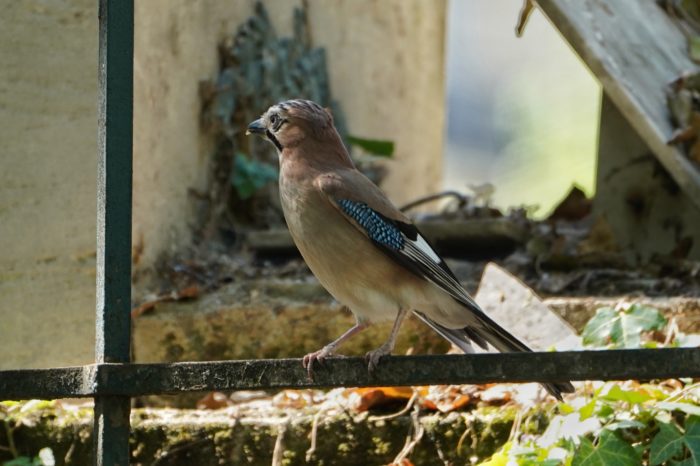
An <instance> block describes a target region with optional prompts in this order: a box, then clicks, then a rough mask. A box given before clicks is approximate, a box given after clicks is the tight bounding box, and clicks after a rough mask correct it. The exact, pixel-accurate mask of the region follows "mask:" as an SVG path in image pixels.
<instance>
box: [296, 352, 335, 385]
mask: <svg viewBox="0 0 700 466" xmlns="http://www.w3.org/2000/svg"><path fill="white" fill-rule="evenodd" d="M334 349H335V348H334V347H332V346H324V347H323V348H321V349H320V350H318V351H314V352H313V353H309V354H307V355H305V356H304V358H303V359H302V360H301V363H302V365H303V366H304V369H306V374H307V375H308V376H309V380H314V363H315V362H318V363H319V364H320V365H323V363H324V362H325V361H326V358H327V357H329V356H331V355H332V354H333V350H334Z"/></svg>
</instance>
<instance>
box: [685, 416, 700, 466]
mask: <svg viewBox="0 0 700 466" xmlns="http://www.w3.org/2000/svg"><path fill="white" fill-rule="evenodd" d="M684 404H687V403H684ZM683 441H684V442H685V445H686V446H687V447H688V450H690V454H691V455H693V459H694V460H695V462H694V463H693V464H696V465H697V464H700V417H698V416H695V415H693V416H689V417H688V419H686V421H685V435H684V436H683Z"/></svg>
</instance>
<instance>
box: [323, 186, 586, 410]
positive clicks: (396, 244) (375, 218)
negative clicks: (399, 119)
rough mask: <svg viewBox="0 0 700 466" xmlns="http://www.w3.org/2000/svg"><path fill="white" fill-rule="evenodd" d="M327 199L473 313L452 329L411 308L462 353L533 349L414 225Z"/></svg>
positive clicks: (554, 386) (561, 387)
mask: <svg viewBox="0 0 700 466" xmlns="http://www.w3.org/2000/svg"><path fill="white" fill-rule="evenodd" d="M330 199H331V201H332V202H333V203H334V204H335V205H336V207H337V208H338V209H339V210H340V211H341V212H342V213H343V214H344V215H345V217H346V218H347V219H348V220H349V221H351V222H352V223H353V224H355V226H356V227H357V228H359V229H360V230H361V231H363V232H364V233H365V234H366V235H367V237H368V238H369V239H370V240H372V242H373V243H374V244H375V245H376V246H377V247H378V248H379V249H380V250H382V251H383V252H384V253H385V254H387V255H388V256H389V257H391V258H392V259H393V260H395V261H397V262H398V263H400V264H401V265H403V266H404V267H406V268H407V269H408V270H410V271H412V272H413V273H415V274H416V275H418V276H420V277H423V278H425V279H426V280H429V281H431V282H432V283H434V284H435V285H437V286H438V287H440V288H442V289H443V290H445V291H446V292H447V293H449V294H450V296H452V298H454V299H455V300H456V301H457V302H459V303H461V304H462V305H464V306H465V307H466V308H467V310H468V312H471V313H472V315H473V316H474V318H475V319H474V321H475V324H474V325H469V326H467V327H464V328H462V329H451V328H447V327H445V326H443V325H440V324H439V323H437V322H435V321H433V320H432V319H430V318H429V317H428V316H426V315H425V314H424V313H422V312H420V310H413V312H414V314H415V315H416V316H417V317H418V318H419V319H421V320H422V321H423V322H425V323H426V324H427V325H428V326H430V327H431V328H432V329H433V330H435V331H436V332H437V333H438V334H439V335H441V336H442V337H443V338H445V339H447V340H449V341H451V342H452V343H454V344H455V345H457V346H458V347H459V348H460V349H462V350H463V351H464V352H465V353H470V352H472V351H473V349H472V346H471V343H470V340H471V341H473V342H474V343H476V344H477V345H479V346H481V347H482V348H484V349H486V348H487V343H489V344H491V345H493V346H494V347H495V348H496V349H498V350H499V351H503V352H510V351H523V352H529V351H532V350H531V349H530V348H528V346H527V345H525V344H524V343H523V342H521V341H520V340H518V339H517V338H516V337H514V336H513V335H511V334H510V333H509V332H508V331H507V330H505V329H504V328H503V327H501V326H500V325H498V324H497V323H496V322H494V321H493V320H492V319H491V318H490V317H489V316H488V315H486V313H484V311H482V310H481V308H480V307H479V305H478V304H476V302H474V300H473V299H472V298H471V296H469V294H467V292H466V291H465V290H464V288H462V285H460V283H459V281H458V280H457V278H456V277H455V276H454V274H453V273H452V271H451V270H450V269H449V267H448V266H447V264H446V263H445V261H443V260H442V259H441V258H440V256H439V255H438V254H437V253H436V252H435V250H434V249H433V248H432V247H431V246H430V244H428V242H427V241H426V240H425V238H423V236H422V235H421V234H420V232H419V231H418V229H417V228H416V227H415V226H414V225H412V224H410V223H406V222H401V221H398V220H395V219H390V218H388V217H386V216H385V215H382V214H381V213H379V212H377V211H376V210H374V209H372V208H371V207H369V206H368V205H367V204H366V203H363V202H359V201H355V200H351V199H345V198H338V199H337V198H334V197H330ZM543 385H544V387H545V388H546V389H547V391H548V392H549V393H551V394H552V395H553V396H555V397H556V398H558V399H561V393H562V392H572V391H573V390H574V387H573V386H572V385H571V384H570V383H568V382H566V383H545V384H543Z"/></svg>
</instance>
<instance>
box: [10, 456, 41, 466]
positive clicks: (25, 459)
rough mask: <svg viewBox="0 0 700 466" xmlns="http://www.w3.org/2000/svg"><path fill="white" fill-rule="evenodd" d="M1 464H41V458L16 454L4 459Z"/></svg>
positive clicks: (32, 465)
mask: <svg viewBox="0 0 700 466" xmlns="http://www.w3.org/2000/svg"><path fill="white" fill-rule="evenodd" d="M2 464H3V466H42V463H41V460H39V459H38V458H30V457H28V456H18V457H17V458H15V459H13V460H10V461H5V462H4V463H2Z"/></svg>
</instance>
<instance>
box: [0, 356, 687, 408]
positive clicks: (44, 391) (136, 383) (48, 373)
mask: <svg viewBox="0 0 700 466" xmlns="http://www.w3.org/2000/svg"><path fill="white" fill-rule="evenodd" d="M671 377H700V349H699V348H672V349H653V350H652V349H646V350H610V351H568V352H559V353H507V354H475V355H441V356H394V357H387V358H384V359H382V361H381V363H380V364H379V368H378V369H377V370H376V372H375V373H373V374H370V373H368V372H367V365H366V363H365V361H364V359H362V358H333V359H330V360H327V361H326V362H325V364H324V365H322V366H319V367H317V369H316V371H315V377H314V380H313V381H311V380H309V379H308V378H307V375H306V371H305V370H304V368H303V367H302V365H301V360H300V359H258V360H249V361H210V362H182V363H172V364H118V363H110V364H97V365H92V366H85V367H73V368H65V369H46V370H17V371H0V399H26V398H62V397H75V396H92V395H123V396H138V395H154V394H175V393H181V392H196V391H210V390H223V391H227V390H231V391H233V390H249V389H268V388H310V387H343V386H348V387H364V386H391V385H394V386H396V385H439V384H468V383H488V382H561V381H564V380H625V379H640V380H648V379H664V378H671Z"/></svg>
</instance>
